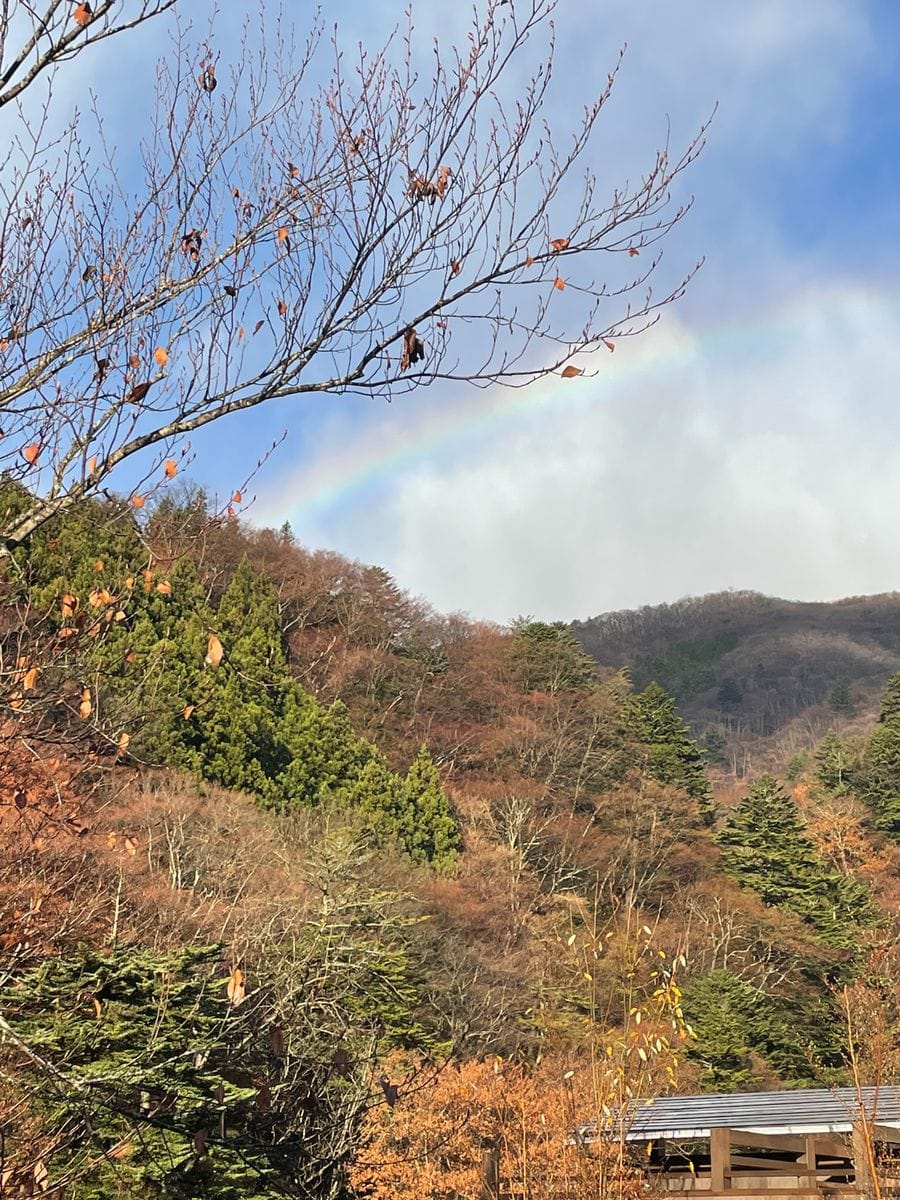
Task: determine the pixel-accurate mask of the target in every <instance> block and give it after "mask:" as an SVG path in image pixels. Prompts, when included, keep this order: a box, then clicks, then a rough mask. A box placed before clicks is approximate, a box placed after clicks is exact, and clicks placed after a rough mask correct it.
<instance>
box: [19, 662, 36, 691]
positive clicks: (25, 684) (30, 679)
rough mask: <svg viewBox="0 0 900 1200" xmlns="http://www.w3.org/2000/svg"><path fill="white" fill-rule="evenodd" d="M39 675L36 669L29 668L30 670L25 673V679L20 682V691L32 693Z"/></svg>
mask: <svg viewBox="0 0 900 1200" xmlns="http://www.w3.org/2000/svg"><path fill="white" fill-rule="evenodd" d="M39 674H40V672H39V671H38V669H37V667H31V669H30V670H28V671H26V672H25V678H24V679H23V680H22V691H23V692H33V691H34V688H35V684H36V683H37V681H38V675H39Z"/></svg>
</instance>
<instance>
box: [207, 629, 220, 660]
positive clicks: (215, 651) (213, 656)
mask: <svg viewBox="0 0 900 1200" xmlns="http://www.w3.org/2000/svg"><path fill="white" fill-rule="evenodd" d="M224 653H225V648H224V647H223V645H222V643H221V642H220V641H219V639H218V638H217V637H216V635H215V634H214V633H211V634H210V635H209V644H208V645H207V647H206V661H207V663H209V665H210V666H211V667H217V666H218V665H219V663H220V662H221V661H222V655H223V654H224Z"/></svg>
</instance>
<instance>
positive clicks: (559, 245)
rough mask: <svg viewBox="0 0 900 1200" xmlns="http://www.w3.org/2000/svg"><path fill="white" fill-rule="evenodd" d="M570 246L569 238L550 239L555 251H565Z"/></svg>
mask: <svg viewBox="0 0 900 1200" xmlns="http://www.w3.org/2000/svg"><path fill="white" fill-rule="evenodd" d="M568 244H569V239H568V238H551V239H550V245H551V246H552V247H553V249H554V250H565V248H566V246H568Z"/></svg>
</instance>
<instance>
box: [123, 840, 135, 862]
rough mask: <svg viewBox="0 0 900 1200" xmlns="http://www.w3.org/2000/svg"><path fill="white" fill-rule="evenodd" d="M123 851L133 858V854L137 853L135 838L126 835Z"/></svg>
mask: <svg viewBox="0 0 900 1200" xmlns="http://www.w3.org/2000/svg"><path fill="white" fill-rule="evenodd" d="M125 851H126V853H127V854H130V855H131V857H132V858H134V856H135V855H136V854H137V838H133V837H127V838H126V839H125Z"/></svg>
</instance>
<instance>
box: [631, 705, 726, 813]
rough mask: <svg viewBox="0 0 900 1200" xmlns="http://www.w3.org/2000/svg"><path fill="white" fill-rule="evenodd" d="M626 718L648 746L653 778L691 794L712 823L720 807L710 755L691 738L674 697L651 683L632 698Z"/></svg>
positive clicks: (634, 733) (634, 734)
mask: <svg viewBox="0 0 900 1200" xmlns="http://www.w3.org/2000/svg"><path fill="white" fill-rule="evenodd" d="M624 719H625V726H626V728H627V730H628V732H629V733H630V734H631V735H632V737H634V738H635V739H636V740H637V741H638V742H639V743H640V744H641V745H642V747H644V750H645V758H644V767H645V769H646V770H647V772H648V773H649V774H650V776H651V777H652V778H653V779H656V780H657V781H658V782H659V783H668V784H672V785H673V786H674V787H678V788H681V789H682V790H683V791H685V792H687V794H688V795H689V796H690V797H691V798H692V799H693V800H695V801H696V803H697V808H698V809H699V811H700V813H701V814H702V816H703V818H704V820H705V821H707V823H710V824H711V823H712V821H713V819H714V818H715V813H716V808H715V801H714V800H713V795H712V788H711V787H710V784H709V780H708V779H707V777H706V772H705V770H704V766H703V764H704V761H705V758H706V755H705V754H704V752H703V750H701V749H700V747H699V746H698V745H697V743H696V742H695V741H694V740H693V739H692V738H691V737H690V735H689V733H688V728H687V726H686V725H685V723H684V721H682V719H681V717H680V716H679V715H678V710H677V709H676V707H675V701H674V700H673V699H672V697H671V696H669V695H668V694H667V693H666V692H665V691H664V690H663V689H662V688H661V687H660V686H659V684H658V683H651V684H649V685H648V686H647V687H646V688H644V690H643V691H642V692H638V694H637V695H635V696H630V697H629V698H628V700H627V701H626V703H625V707H624Z"/></svg>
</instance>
